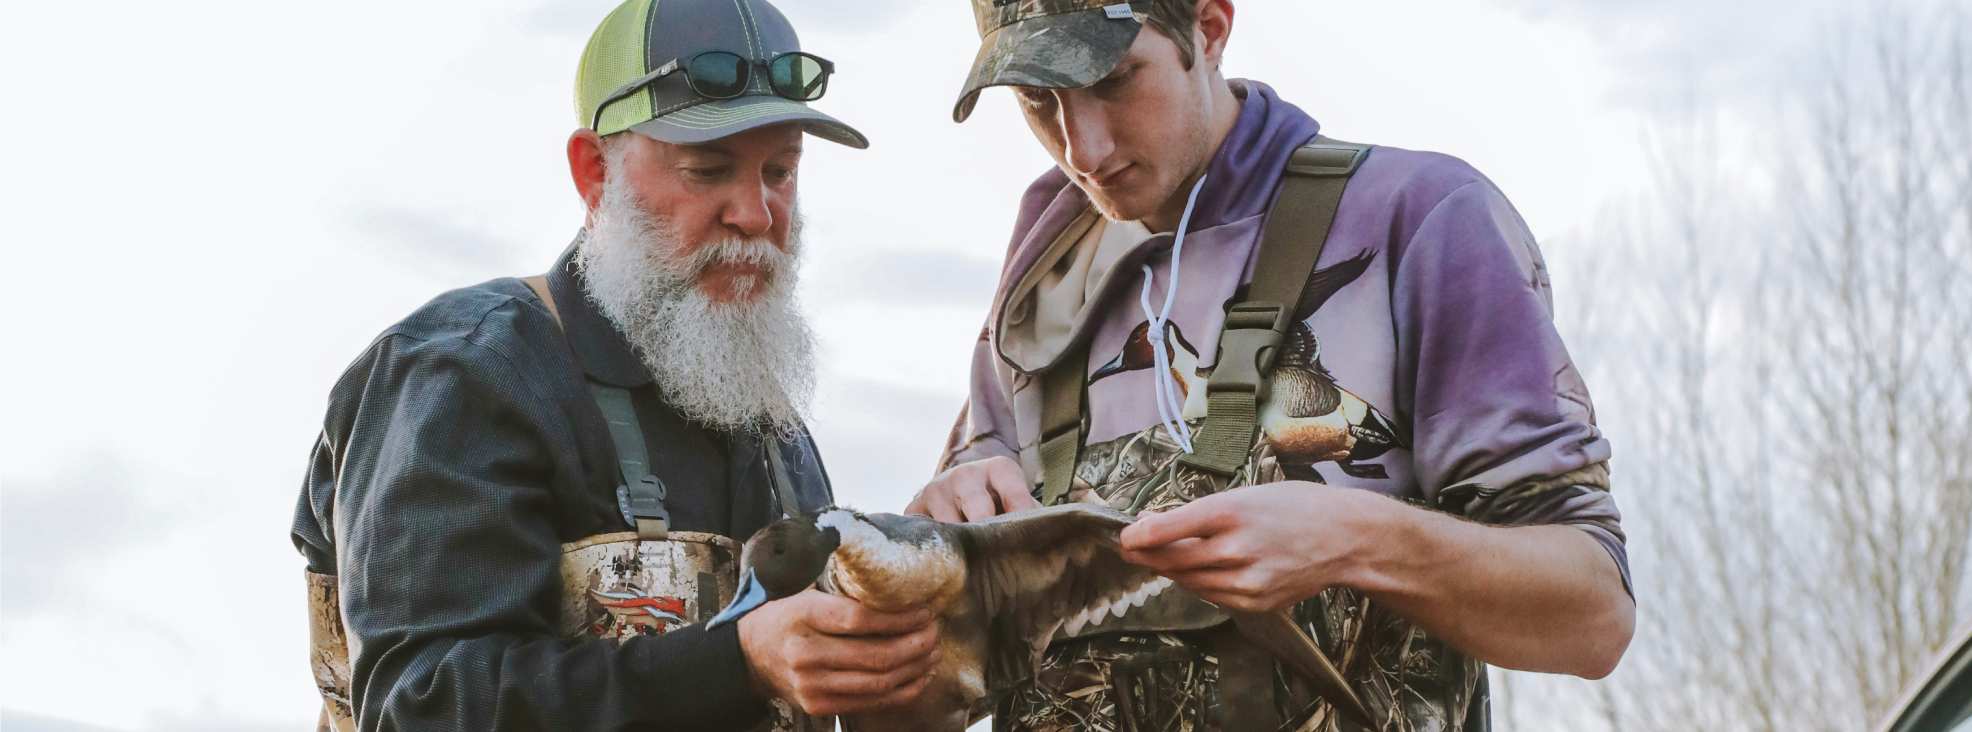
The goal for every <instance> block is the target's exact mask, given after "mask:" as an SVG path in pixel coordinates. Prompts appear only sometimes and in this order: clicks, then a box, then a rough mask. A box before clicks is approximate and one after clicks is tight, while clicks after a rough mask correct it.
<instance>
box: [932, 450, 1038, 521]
mask: <svg viewBox="0 0 1972 732" xmlns="http://www.w3.org/2000/svg"><path fill="white" fill-rule="evenodd" d="M1039 505H1040V503H1039V502H1037V501H1035V500H1034V496H1033V495H1032V493H1031V492H1030V490H1029V488H1028V485H1027V479H1026V477H1025V476H1024V475H1023V474H1022V473H1021V470H1020V464H1019V463H1017V462H1014V461H1013V460H1012V459H1010V458H1004V457H994V458H986V459H984V460H975V461H972V462H969V463H965V464H962V465H956V466H953V467H952V468H950V469H948V470H946V471H945V472H943V473H940V474H939V475H938V477H937V478H934V479H932V481H931V483H929V484H927V485H926V486H925V487H924V490H922V491H919V492H918V495H917V497H915V498H913V499H911V502H910V505H908V506H905V507H904V512H905V513H907V514H913V515H917V516H928V517H930V518H933V519H936V520H938V521H944V522H947V523H962V522H968V521H980V520H984V519H988V518H992V517H994V516H998V515H1000V514H1002V513H1007V512H1010V511H1020V510H1026V509H1029V508H1035V507H1038V506H1039Z"/></svg>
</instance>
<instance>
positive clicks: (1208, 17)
mask: <svg viewBox="0 0 1972 732" xmlns="http://www.w3.org/2000/svg"><path fill="white" fill-rule="evenodd" d="M1232 25H1233V4H1232V0H1198V24H1197V30H1195V31H1193V32H1194V33H1197V34H1198V55H1199V58H1200V59H1201V61H1203V63H1204V64H1205V65H1206V66H1209V67H1211V68H1213V69H1217V68H1219V62H1220V61H1223V60H1225V57H1226V40H1227V39H1229V38H1231V37H1232Z"/></svg>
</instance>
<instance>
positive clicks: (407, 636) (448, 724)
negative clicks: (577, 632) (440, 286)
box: [293, 247, 831, 730]
mask: <svg viewBox="0 0 1972 732" xmlns="http://www.w3.org/2000/svg"><path fill="white" fill-rule="evenodd" d="M573 251H574V249H573V247H571V248H570V250H569V251H568V252H566V253H564V254H563V255H562V257H561V259H560V260H559V261H557V262H556V266H555V268H554V270H553V271H552V272H551V273H550V276H549V286H550V290H551V291H552V292H553V294H554V296H555V301H556V304H557V305H558V306H559V308H560V311H561V315H562V318H563V323H564V325H565V326H566V332H567V336H566V338H564V337H563V334H562V332H561V331H559V330H558V329H557V327H556V325H555V321H554V319H553V318H552V317H551V316H550V315H549V314H548V311H547V309H546V307H545V306H544V305H543V304H542V303H541V301H540V300H539V299H538V298H536V297H535V296H534V293H533V291H531V290H529V289H528V287H527V286H526V285H525V284H524V283H522V282H521V281H519V280H517V279H500V280H494V281H491V282H487V283H484V284H480V285H476V286H473V287H468V288H465V289H461V290H454V291H452V292H448V293H445V294H443V295H440V296H439V297H438V298H437V299H435V300H432V301H431V302H430V303H429V304H427V305H425V306H424V307H422V308H420V309H419V310H418V311H417V312H415V313H412V314H411V316H410V317H408V318H405V319H404V320H403V321H402V322H400V323H398V324H396V325H394V326H392V327H391V328H390V329H388V330H386V331H384V333H383V335H381V336H379V337H378V338H377V340H376V341H375V342H374V343H372V344H371V345H370V347H369V349H368V350H366V351H365V352H364V353H363V355H362V356H361V357H359V358H357V359H356V361H355V363H353V364H351V365H350V367H349V369H348V370H347V371H346V372H344V374H343V376H342V378H341V379H340V380H339V381H338V382H337V383H336V386H335V389H334V390H333V391H332V392H330V395H329V409H328V415H327V417H326V419H325V420H324V422H323V427H322V435H321V437H320V439H319V440H318V441H317V442H316V445H315V451H314V456H313V458H312V459H311V461H310V465H309V470H308V476H307V479H306V480H305V481H304V483H303V486H302V490H301V499H300V502H299V505H298V506H297V507H296V511H295V521H294V528H293V538H294V542H295V546H296V547H297V548H299V549H300V550H301V553H302V555H303V556H304V557H306V558H307V560H308V566H309V569H310V570H311V571H315V572H320V573H324V574H339V575H340V585H341V592H342V603H343V615H344V618H345V622H346V627H347V630H348V633H349V639H350V642H351V645H352V646H356V653H355V656H354V658H353V659H352V668H351V675H352V681H351V685H352V687H353V688H352V696H353V701H354V702H355V704H356V708H357V713H358V717H359V719H360V721H361V727H362V728H363V729H365V730H373V729H377V730H383V729H417V730H424V729H458V730H508V729H514V730H522V729H525V730H548V729H567V730H616V729H638V728H646V727H648V728H653V729H655V728H662V729H740V728H743V727H746V726H748V725H750V724H752V723H755V722H757V721H759V720H760V719H761V718H762V717H763V715H765V713H766V711H767V705H766V702H765V700H764V699H762V698H761V697H760V696H758V695H757V694H755V693H753V691H752V690H751V688H750V684H749V683H748V676H747V670H746V664H745V660H744V658H743V657H742V655H741V654H740V649H739V636H738V634H737V626H736V625H728V626H726V627H723V628H721V629H719V630H717V631H713V632H710V633H708V632H704V631H702V630H701V629H700V628H699V626H696V625H692V626H685V627H681V628H678V629H676V630H673V631H671V632H669V633H667V634H665V635H662V636H650V637H638V638H633V639H631V640H629V641H628V642H626V643H623V644H621V645H619V644H618V643H617V642H616V641H613V640H594V639H591V640H584V641H568V640H563V639H561V638H559V637H558V636H557V633H556V627H557V620H558V614H559V607H560V605H559V603H560V596H561V592H562V580H561V575H560V560H561V551H560V547H561V544H562V543H564V542H569V541H574V540H577V539H581V538H583V537H587V536H593V535H596V534H602V533H608V532H615V531H626V530H629V529H628V527H627V526H626V525H625V523H624V520H623V518H622V516H621V514H620V513H619V511H618V509H617V505H616V494H615V487H616V485H617V483H618V482H619V480H618V478H617V467H616V466H617V463H616V457H615V451H614V448H613V446H612V443H611V440H610V435H609V431H608V427H607V426H606V425H605V424H604V422H603V419H602V415H601V412H600V411H599V410H598V408H597V407H596V405H595V402H594V401H593V398H592V397H591V396H590V393H589V390H588V388H587V385H586V384H585V383H584V381H583V379H584V377H585V376H586V378H588V379H593V380H595V381H599V382H602V383H606V384H611V385H615V386H620V387H625V388H628V389H630V390H631V393H632V401H633V403H634V404H635V407H636V410H637V413H638V416H639V419H640V421H641V422H642V427H643V430H644V434H645V438H646V441H647V442H648V443H649V447H650V456H651V469H652V472H654V473H655V474H657V475H658V477H660V478H662V479H663V480H664V482H665V484H666V486H667V487H668V488H669V491H670V493H669V496H668V497H667V499H666V507H667V508H668V509H669V510H670V512H671V527H672V528H673V529H674V530H679V531H707V532H713V533H719V534H723V535H726V536H731V537H734V538H736V539H741V540H743V539H745V538H746V537H747V536H749V535H751V534H752V533H753V531H754V530H755V529H757V528H759V527H761V526H764V525H765V524H766V523H767V522H769V521H771V520H773V519H774V518H776V517H778V515H779V513H780V507H779V503H778V502H777V501H776V500H775V499H774V497H773V494H772V492H771V489H770V485H769V483H768V478H767V476H768V468H767V466H766V453H765V452H764V449H765V447H764V444H763V442H762V440H760V439H759V438H757V437H750V436H745V435H730V434H724V433H719V432H715V431H711V430H708V429H705V428H703V427H700V426H698V425H696V424H694V423H691V422H688V421H686V420H684V419H683V418H681V417H680V416H679V415H678V414H677V413H676V412H675V411H673V410H672V409H671V408H670V407H668V406H667V405H666V404H664V402H663V400H662V398H661V397H660V396H659V394H658V390H657V389H656V387H655V386H654V385H653V383H652V381H651V376H650V373H649V371H648V369H646V368H645V367H644V366H643V364H642V363H641V362H640V361H639V360H638V359H637V357H636V355H635V353H634V352H633V351H632V350H631V348H630V346H629V344H628V343H627V342H626V341H625V340H624V339H623V337H622V335H621V334H619V333H618V332H617V330H616V329H615V328H614V327H613V326H612V325H611V324H610V323H609V321H607V320H606V319H605V318H604V317H603V316H602V315H601V313H599V312H598V311H597V310H596V309H595V307H594V306H593V305H592V304H591V303H589V301H588V300H587V298H586V297H584V296H583V289H582V286H581V283H580V280H579V279H578V278H579V275H578V274H576V273H575V272H574V269H573V267H571V266H570V262H571V258H572V254H573ZM771 444H774V445H777V446H778V447H779V448H780V449H781V450H782V455H783V457H784V458H785V460H786V463H787V466H788V470H789V471H790V472H791V473H792V474H793V480H794V483H795V484H796V493H797V495H798V496H799V501H800V503H801V506H802V508H803V509H804V510H810V511H812V510H815V509H818V508H820V507H822V506H825V505H827V504H828V503H830V500H831V499H830V489H829V485H828V479H827V477H826V474H825V473H824V471H823V468H822V465H821V462H820V458H819V456H818V455H817V453H816V451H815V448H814V444H813V441H812V440H811V439H810V438H809V437H808V436H807V435H805V434H804V435H803V436H802V437H801V438H800V439H798V440H796V441H794V442H793V443H779V442H773V443H771Z"/></svg>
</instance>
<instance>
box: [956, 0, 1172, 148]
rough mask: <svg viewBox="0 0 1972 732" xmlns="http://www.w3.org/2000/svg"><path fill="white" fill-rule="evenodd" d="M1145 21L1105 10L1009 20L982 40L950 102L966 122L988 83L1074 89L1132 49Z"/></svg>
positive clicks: (1094, 79) (1104, 73)
mask: <svg viewBox="0 0 1972 732" xmlns="http://www.w3.org/2000/svg"><path fill="white" fill-rule="evenodd" d="M1141 30H1143V23H1141V22H1138V21H1137V20H1136V18H1135V17H1130V18H1112V17H1109V16H1108V15H1106V14H1104V13H1103V11H1101V10H1085V11H1076V12H1072V13H1060V14H1057V15H1043V16H1039V17H1034V18H1028V19H1026V20H1022V21H1019V22H1017V23H1010V24H1007V25H1005V26H1003V27H1001V28H998V29H996V30H994V31H993V32H991V33H988V34H986V37H985V38H982V39H980V41H979V55H978V56H975V57H974V58H973V60H972V73H971V74H970V75H969V76H968V77H967V78H966V80H965V88H964V89H962V90H960V91H959V101H958V104H957V105H954V106H953V107H952V121H953V122H964V121H965V119H966V117H969V116H971V115H972V107H973V105H974V104H976V103H978V101H979V91H980V90H981V89H985V88H987V87H990V86H1037V87H1044V88H1050V89H1076V88H1080V87H1085V86H1088V85H1090V84H1094V83H1096V82H1098V81H1101V80H1102V78H1103V77H1105V76H1108V75H1109V72H1110V71H1111V70H1113V69H1115V68H1116V62H1118V61H1121V60H1123V56H1124V55H1125V54H1127V53H1129V52H1130V44H1133V43H1136V41H1137V33H1138V32H1139V31H1141Z"/></svg>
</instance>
